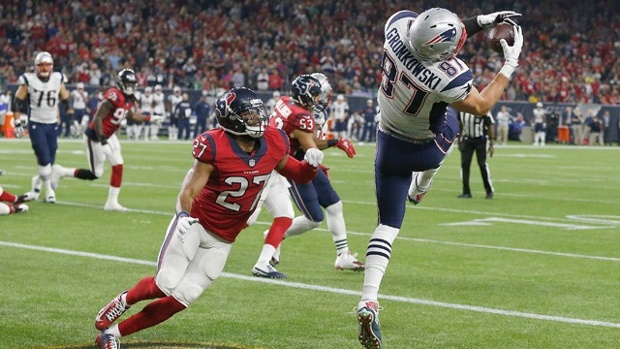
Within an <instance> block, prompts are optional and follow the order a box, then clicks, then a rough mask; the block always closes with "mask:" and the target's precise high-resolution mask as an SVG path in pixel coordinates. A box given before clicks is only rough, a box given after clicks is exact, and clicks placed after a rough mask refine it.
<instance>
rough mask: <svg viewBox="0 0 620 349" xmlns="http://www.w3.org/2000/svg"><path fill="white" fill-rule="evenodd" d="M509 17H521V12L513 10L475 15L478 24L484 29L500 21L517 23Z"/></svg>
mask: <svg viewBox="0 0 620 349" xmlns="http://www.w3.org/2000/svg"><path fill="white" fill-rule="evenodd" d="M510 17H521V14H520V13H518V12H514V11H499V12H493V13H489V14H488V15H479V16H478V17H476V20H477V21H478V25H479V26H481V27H482V28H484V29H487V28H492V27H495V26H496V25H498V24H500V23H502V22H508V23H510V24H512V25H517V24H516V23H515V22H514V21H513V20H512V18H510Z"/></svg>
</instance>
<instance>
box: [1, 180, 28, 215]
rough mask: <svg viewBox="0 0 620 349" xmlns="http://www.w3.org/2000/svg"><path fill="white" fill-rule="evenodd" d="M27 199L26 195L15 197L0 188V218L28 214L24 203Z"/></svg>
mask: <svg viewBox="0 0 620 349" xmlns="http://www.w3.org/2000/svg"><path fill="white" fill-rule="evenodd" d="M29 199H30V197H29V196H28V195H27V194H24V195H19V196H17V195H15V194H12V193H10V192H8V191H6V190H4V188H2V186H0V216H5V215H8V214H12V213H23V212H28V205H26V204H25V203H24V202H26V201H28V200H29Z"/></svg>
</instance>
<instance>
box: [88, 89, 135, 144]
mask: <svg viewBox="0 0 620 349" xmlns="http://www.w3.org/2000/svg"><path fill="white" fill-rule="evenodd" d="M103 98H104V99H107V100H108V101H110V102H111V103H112V104H113V105H114V109H112V110H110V112H109V113H108V115H106V116H104V117H103V121H102V122H103V136H104V137H105V138H109V137H110V136H112V135H113V134H114V132H116V130H118V128H119V127H120V126H121V122H122V121H123V120H125V119H126V118H127V113H129V111H130V110H131V109H132V108H133V106H134V101H133V99H131V98H129V99H127V98H126V97H125V95H124V94H123V93H122V92H121V91H120V90H119V89H117V88H116V87H111V88H110V89H108V90H107V91H106V92H105V94H104V95H103ZM88 128H89V130H88V131H87V132H89V133H91V134H95V132H94V129H95V126H94V123H93V121H91V122H90V124H88Z"/></svg>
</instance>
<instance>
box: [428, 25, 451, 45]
mask: <svg viewBox="0 0 620 349" xmlns="http://www.w3.org/2000/svg"><path fill="white" fill-rule="evenodd" d="M446 41H449V42H455V41H456V28H452V29H448V30H446V31H445V32H443V33H441V34H439V35H437V36H436V37H434V38H432V39H430V40H428V41H427V42H426V43H425V44H424V45H426V46H432V45H435V44H438V43H440V42H446Z"/></svg>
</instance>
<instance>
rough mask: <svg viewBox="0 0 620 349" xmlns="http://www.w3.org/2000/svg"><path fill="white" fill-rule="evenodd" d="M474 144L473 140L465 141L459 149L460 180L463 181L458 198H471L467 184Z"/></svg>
mask: <svg viewBox="0 0 620 349" xmlns="http://www.w3.org/2000/svg"><path fill="white" fill-rule="evenodd" d="M475 150H476V148H475V144H474V143H473V141H465V146H464V147H463V150H462V151H461V181H462V182H463V192H462V193H461V195H460V196H459V198H464V199H469V198H471V188H470V186H469V177H470V172H471V171H470V169H471V162H472V160H473V158H474V152H475Z"/></svg>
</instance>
